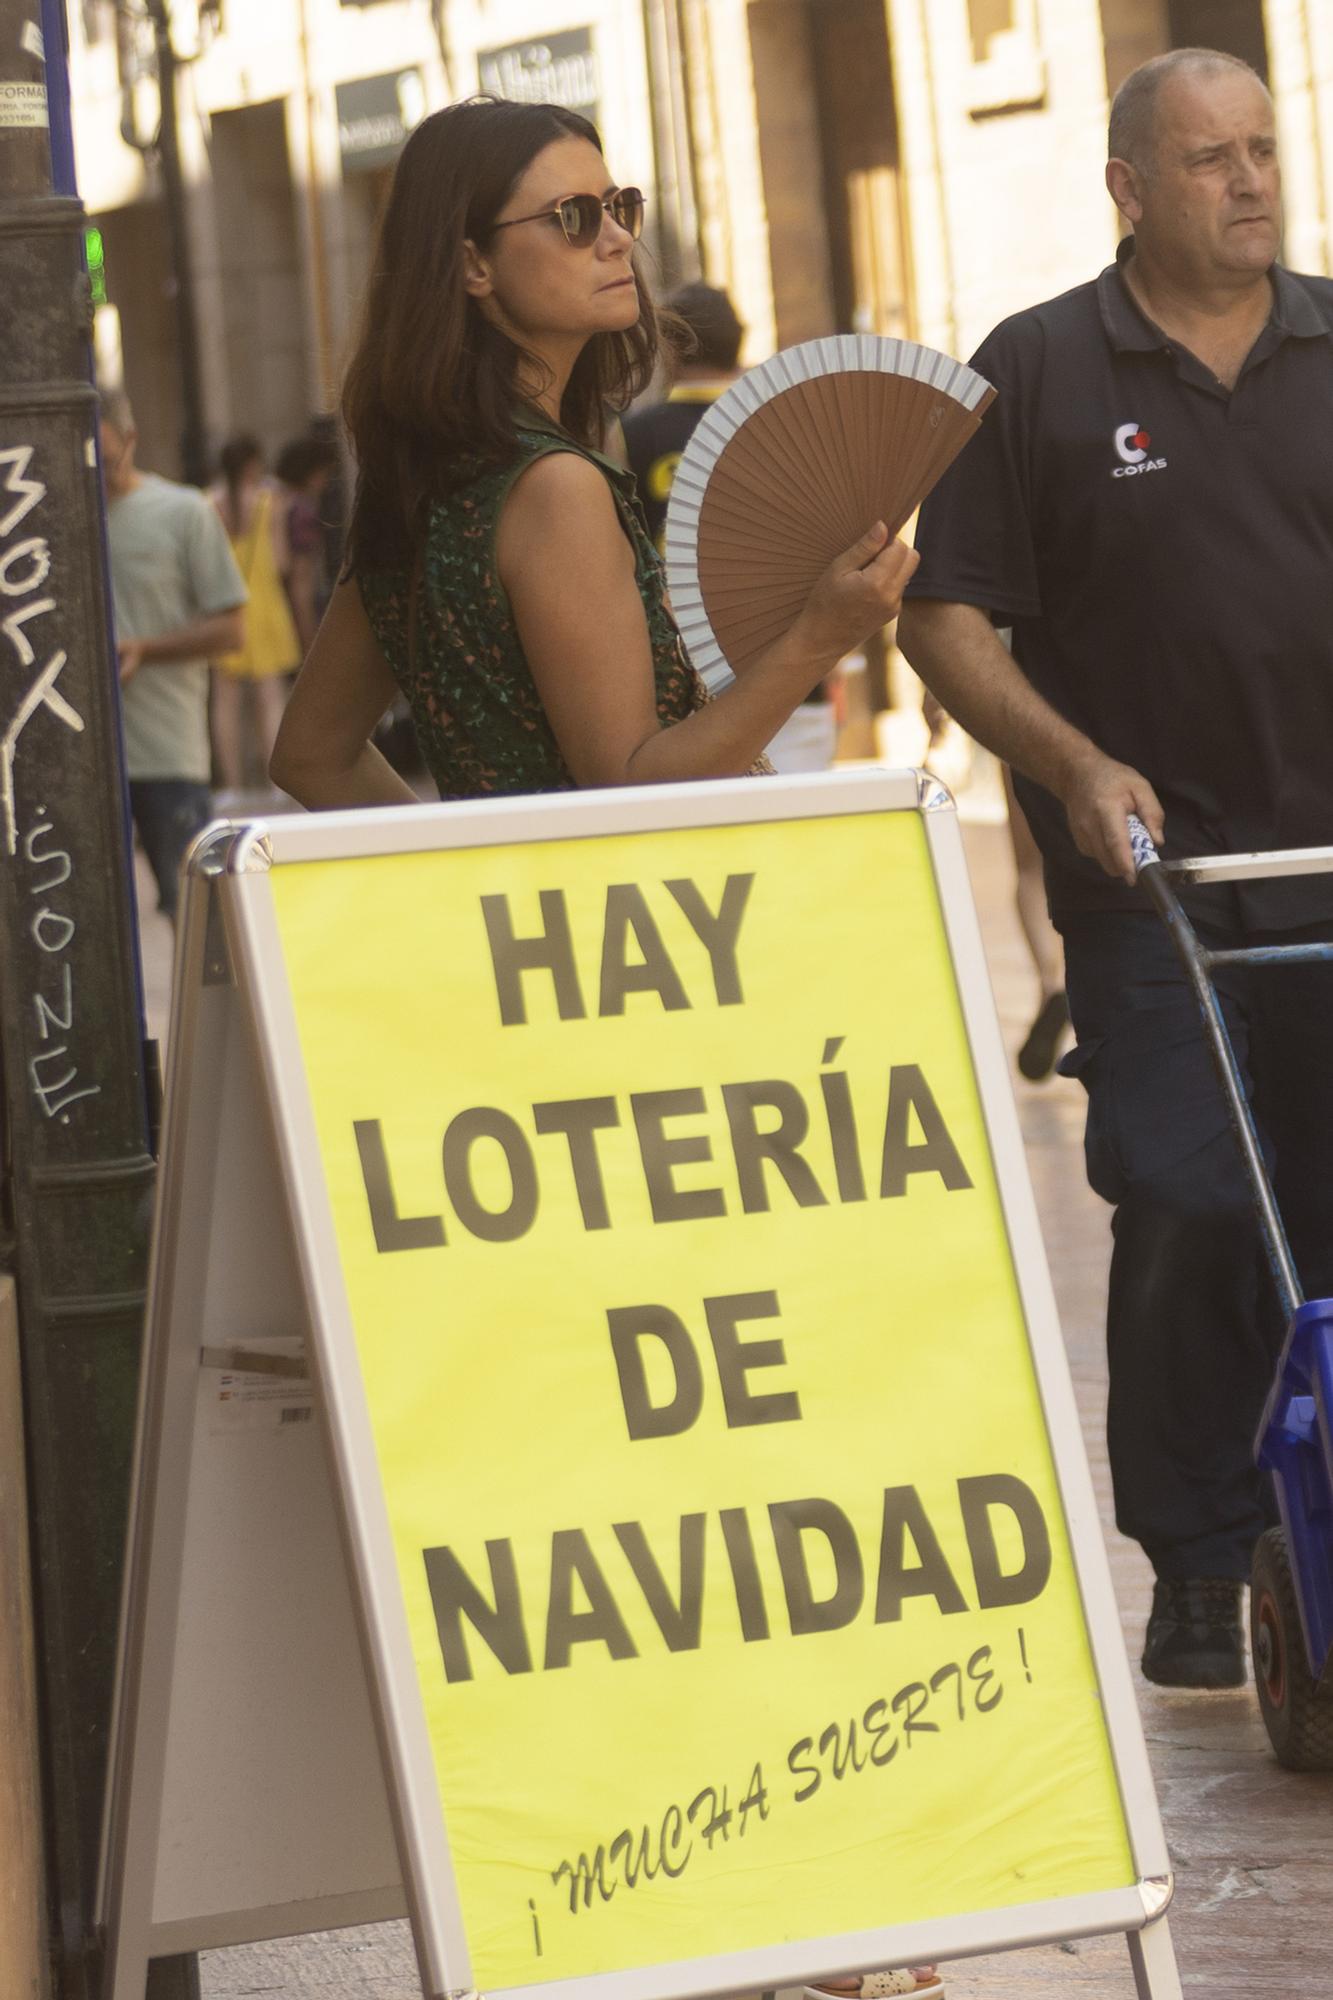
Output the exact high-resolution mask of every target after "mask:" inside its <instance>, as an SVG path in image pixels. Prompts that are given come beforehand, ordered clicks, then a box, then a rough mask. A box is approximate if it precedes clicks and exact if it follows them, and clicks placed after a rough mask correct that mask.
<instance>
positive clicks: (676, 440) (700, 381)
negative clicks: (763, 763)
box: [622, 284, 838, 771]
mask: <svg viewBox="0 0 1333 2000" xmlns="http://www.w3.org/2000/svg"><path fill="white" fill-rule="evenodd" d="M666 305H667V308H668V310H669V311H670V312H671V313H672V314H673V316H674V317H675V319H676V320H677V321H678V322H679V323H680V324H681V325H683V326H684V328H685V331H686V334H687V340H686V344H685V345H684V347H683V348H682V349H681V351H680V353H679V355H678V357H677V358H676V361H675V365H674V369H673V379H672V382H671V386H670V388H669V389H668V390H667V393H666V396H665V397H664V398H663V399H662V400H661V401H660V402H656V403H647V404H643V405H641V406H640V407H639V408H638V409H636V410H634V411H632V412H631V413H630V415H629V416H627V417H626V418H625V419H624V420H623V424H622V429H623V432H624V441H625V458H626V463H627V464H628V466H629V468H630V471H631V472H632V473H633V474H634V477H635V480H636V482H637V485H638V490H639V499H640V500H641V502H642V503H643V511H644V514H645V516H646V517H647V521H648V529H649V533H650V534H651V535H652V537H653V540H654V541H655V542H656V543H657V546H658V548H659V549H664V548H665V545H666V517H667V502H668V500H669V498H670V495H671V485H672V481H673V480H674V478H675V476H676V467H677V466H678V465H679V464H680V460H681V455H682V453H683V452H684V450H685V447H686V445H687V444H688V443H689V441H690V439H691V437H692V436H693V435H694V432H695V429H696V427H697V426H698V424H699V422H700V420H701V418H702V417H703V416H704V415H705V414H706V413H707V411H708V410H709V409H711V407H712V405H713V404H714V403H715V402H716V401H717V399H718V397H719V396H722V395H725V394H726V391H727V390H728V389H729V388H730V387H731V384H732V383H733V382H734V381H736V379H737V378H738V376H739V375H740V373H741V368H740V354H741V345H742V343H743V341H744V339H745V328H744V326H743V325H742V324H741V320H740V316H739V314H738V313H737V311H736V308H735V306H734V305H733V304H732V302H731V300H730V299H729V298H728V296H727V294H726V293H725V292H724V291H721V290H720V289H719V288H718V287H717V286H716V285H705V284H690V285H681V286H680V287H679V288H678V289H677V290H676V291H674V292H672V293H670V294H669V295H668V297H667V300H666ZM837 740H838V725H837V712H836V709H835V707H834V701H833V676H832V675H829V676H827V677H826V678H824V679H822V680H820V681H818V682H816V684H815V686H814V687H812V688H811V689H810V690H809V691H808V693H807V694H806V695H805V697H804V698H803V700H802V701H801V702H800V704H799V706H798V707H797V708H795V709H794V710H793V711H792V714H791V715H790V716H789V717H788V718H787V720H786V722H784V723H783V725H782V728H781V729H780V730H779V731H778V733H777V735H776V736H775V737H774V738H773V740H772V742H771V743H769V744H768V746H767V752H766V754H767V756H768V759H769V762H770V763H771V764H772V766H773V769H774V770H775V771H825V770H827V769H828V767H829V765H830V764H831V763H832V762H833V753H834V751H835V749H836V748H837Z"/></svg>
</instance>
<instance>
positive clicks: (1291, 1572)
mask: <svg viewBox="0 0 1333 2000" xmlns="http://www.w3.org/2000/svg"><path fill="white" fill-rule="evenodd" d="M1129 835H1130V845H1131V847H1132V849H1133V853H1134V866H1135V871H1136V873H1137V876H1138V879H1139V882H1140V884H1141V886H1142V887H1143V889H1144V891H1145V892H1146V894H1147V895H1148V897H1149V898H1150V900H1151V901H1152V903H1153V906H1154V907H1155V909H1156V910H1157V912H1158V914H1159V916H1160V917H1161V918H1162V920H1163V922H1164V923H1165V924H1166V927H1167V930H1168V931H1169V933H1170V935H1171V939H1172V942H1173V943H1174V945H1175V947H1176V951H1177V952H1178V954H1179V956H1180V959H1181V962H1182V963H1183V965H1184V967H1185V970H1186V973H1187V974H1188V976H1189V980H1190V984H1191V985H1192V987H1193V989H1194V994H1195V998H1196V999H1197V1000H1198V1003H1199V1010H1200V1012H1201V1014H1202V1016H1203V1024H1204V1030H1205V1033H1206V1034H1207V1038H1208V1044H1209V1048H1210V1051H1211V1054H1212V1058H1213V1064H1214V1067H1215V1069H1216V1071H1217V1075H1218V1080H1219V1082H1220V1083H1221V1086H1222V1090H1223V1093H1224V1095H1225V1097H1226V1101H1227V1109H1228V1112H1229V1114H1230V1119H1231V1127H1232V1130H1233V1132H1234V1133H1235V1135H1236V1139H1237V1141H1238V1143H1239V1145H1240V1149H1241V1154H1242V1156H1243V1159H1244V1162H1245V1169H1246V1173H1247V1176H1248V1178H1249V1182H1250V1190H1251V1193H1252V1195H1253V1198H1254V1207H1255V1213H1256V1215H1257V1217H1258V1220H1259V1225H1260V1228H1261V1230H1262V1232H1263V1239H1264V1248H1265V1249H1266V1251H1267V1253H1268V1261H1269V1264H1270V1266H1271V1268H1272V1273H1273V1281H1274V1283H1275V1285H1276V1286H1277V1293H1278V1299H1279V1301H1280V1303H1281V1306H1282V1313H1283V1319H1284V1321H1285V1323H1286V1328H1287V1332H1286V1339H1285V1342H1284V1345H1283V1350H1282V1359H1281V1361H1280V1363H1279V1365H1278V1371H1277V1379H1276V1380H1275V1382H1274V1384H1273V1387H1272V1390H1271V1391H1270V1393H1269V1397H1268V1401H1267V1404H1266V1406H1265V1408H1264V1414H1263V1421H1262V1423H1261V1424H1260V1426H1259V1435H1258V1438H1257V1440H1256V1443H1255V1457H1256V1460H1257V1462H1258V1464H1259V1466H1260V1468H1261V1469H1262V1470H1263V1471H1266V1472H1270V1473H1271V1474H1272V1475H1273V1484H1274V1488H1275V1490H1276V1494H1277V1503H1278V1513H1279V1516H1280V1518H1281V1523H1282V1525H1281V1526H1280V1527H1277V1528H1269V1529H1267V1530H1266V1532H1265V1533H1264V1534H1262V1535H1261V1536H1260V1538H1259V1541H1258V1543H1257V1544H1256V1546H1255V1552H1254V1569H1253V1574H1252V1577H1251V1584H1250V1650H1251V1653H1252V1656H1253V1660H1254V1680H1255V1687H1256V1689H1257V1691H1258V1696H1259V1707H1260V1710H1261V1712H1262V1714H1263V1719H1264V1726H1265V1727H1266V1729H1267V1731H1268V1737H1269V1741H1270V1742H1271V1744H1272V1746H1273V1750H1274V1753H1275V1755H1276V1757H1277V1759H1278V1762H1279V1763H1280V1764H1285V1765H1286V1766H1287V1768H1288V1769H1289V1770H1292V1771H1330V1770H1333V1299H1308V1300H1307V1299H1306V1298H1305V1296H1304V1293H1303V1292H1302V1290H1301V1282H1300V1278H1299V1277H1298V1275H1297V1272H1296V1266H1295V1264H1294V1262H1293V1261H1292V1255H1291V1249H1290V1246H1289V1244H1288V1242H1287V1236H1286V1231H1285V1229H1284V1228H1283V1225H1282V1218H1281V1216H1280V1215H1279V1213H1278V1208H1277V1203H1276V1201H1275V1199H1274V1196H1273V1188H1272V1183H1271V1181H1270V1179H1269V1176H1268V1169H1267V1167H1266V1166H1265V1164H1264V1157H1263V1153H1262V1151H1261V1150H1260V1146H1259V1139H1258V1134H1257V1133H1256V1131H1255V1126H1254V1118H1253V1116H1252V1114H1251V1111H1250V1107H1249V1104H1248V1102H1247V1100H1246V1097H1245V1091H1244V1087H1243V1085H1242V1083H1241V1079H1240V1072H1239V1068H1238V1066H1237V1063H1236V1057H1235V1052H1234V1051H1233V1049H1232V1046H1231V1037H1230V1035H1229V1034H1228V1032H1227V1026H1226V1022H1225V1020H1224V1019H1223V1016H1222V1010H1221V1008H1220V1006H1219V1005H1218V1000H1217V994H1216V991H1215V989H1214V986H1213V978H1212V975H1213V971H1214V968H1215V967H1217V966H1222V965H1274V964H1276V965H1282V964H1288V965H1290V964H1310V963H1311V962H1318V961H1325V962H1327V961H1329V960H1333V944H1290V945H1260V946H1253V947H1250V948H1248V949H1239V950H1228V951H1211V950H1209V949H1208V948H1207V947H1206V946H1205V945H1203V944H1201V943H1200V941H1199V939H1198V937H1197V936H1196V934H1195V931H1194V927H1193V925H1192V924H1191V923H1190V921H1189V918H1188V917H1187V916H1186V914H1185V912H1184V910H1183V909H1182V908H1181V905H1180V900H1179V898H1178V897H1177V895H1176V892H1175V890H1174V889H1173V888H1172V886H1171V882H1170V880H1169V879H1168V877H1169V876H1173V875H1174V876H1176V877H1178V878H1179V879H1180V880H1182V881H1186V882H1222V881H1239V880H1249V881H1260V880H1264V879H1269V878H1272V877H1276V876H1282V875H1298V874H1322V873H1328V872H1330V871H1333V849H1329V848H1294V849H1290V850H1288V851H1287V852H1285V853H1280V854H1247V855H1237V856H1231V857H1217V858H1208V859H1205V860H1194V861H1172V862H1164V861H1163V860H1162V859H1161V857H1160V855H1159V854H1158V852H1157V850H1156V848H1155V847H1154V846H1153V843H1152V840H1151V838H1150V836H1149V834H1148V830H1147V828H1146V827H1145V826H1144V825H1143V822H1142V821H1141V820H1139V819H1137V818H1136V817H1134V815H1133V814H1131V815H1130V818H1129Z"/></svg>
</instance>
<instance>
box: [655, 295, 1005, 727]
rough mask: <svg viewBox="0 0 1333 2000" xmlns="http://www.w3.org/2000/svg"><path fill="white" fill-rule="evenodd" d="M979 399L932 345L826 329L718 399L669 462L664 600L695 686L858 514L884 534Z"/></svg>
mask: <svg viewBox="0 0 1333 2000" xmlns="http://www.w3.org/2000/svg"><path fill="white" fill-rule="evenodd" d="M994 395H995V391H994V389H993V388H992V387H991V385H990V383H989V382H987V381H985V380H983V378H982V377H981V376H980V375H978V374H976V373H975V372H974V371H973V370H972V369H971V368H967V367H964V365H963V363H962V362H960V361H952V360H950V358H949V356H948V355H947V354H937V353H936V352H935V350H934V348H931V347H918V346H917V344H916V343H915V342H914V341H910V340H887V339H883V338H881V337H880V336H879V335H877V334H839V335H835V336H834V337H832V338H831V339H827V340H809V341H806V342H804V343H803V345H801V346H800V347H789V348H786V349H784V351H783V352H782V353H781V354H775V355H774V356H773V358H772V360H771V361H764V362H761V363H760V365H759V366H758V367H757V368H752V369H750V371H749V372H748V374H745V375H742V376H741V377H740V379H739V380H738V381H737V382H735V383H733V384H732V386H731V388H730V389H728V390H727V392H726V394H725V395H724V396H721V397H719V399H718V401H717V402H716V403H714V405H713V407H712V409H711V410H710V411H709V412H708V414H707V416H706V417H704V418H703V420H702V422H701V423H699V424H698V426H697V427H696V429H695V431H694V434H693V436H692V437H691V438H690V441H689V444H688V445H687V446H686V448H685V452H684V454H683V456H682V458H681V461H680V464H679V465H678V467H677V468H676V476H675V479H674V481H673V483H672V487H671V498H670V501H669V503H668V507H667V530H666V561H667V580H668V584H669V587H670V591H671V603H672V608H673V610H674V611H675V614H676V621H677V623H678V624H679V626H680V629H681V633H682V634H683V636H684V639H685V643H686V645H687V647H688V648H689V653H690V658H691V659H692V660H693V662H694V664H695V666H696V668H697V669H698V670H699V672H700V673H701V674H702V675H703V678H704V679H705V681H707V682H708V684H709V686H710V687H713V688H716V687H718V686H720V685H722V684H723V683H724V682H725V681H727V680H729V679H730V678H731V676H732V671H733V669H734V668H736V667H743V666H744V665H745V664H746V663H747V661H749V660H751V659H753V658H754V656H755V655H756V654H757V653H760V652H762V651H763V649H764V647H765V646H767V645H770V644H771V643H772V641H773V640H774V639H776V638H778V637H779V636H780V635H781V634H782V633H783V632H785V631H786V630H787V628H788V627H789V626H790V625H791V623H792V621H793V620H794V619H795V617H796V616H797V614H798V612H799V611H800V610H801V608H802V606H803V605H804V604H805V601H806V599H807V597H808V596H809V594H810V590H811V588H812V586H813V585H814V583H815V581H816V580H817V578H818V577H819V576H820V575H821V574H822V573H823V571H824V570H825V569H827V568H828V565H829V564H830V563H831V562H832V561H833V558H834V557H835V556H837V555H841V554H842V552H843V550H844V549H846V548H849V547H850V546H851V544H852V543H853V542H854V541H856V539H857V538H858V536H860V535H863V534H864V533H865V531H866V529H867V528H869V527H870V526H871V524H872V523H873V522H875V521H884V522H885V523H886V524H887V526H888V529H889V532H890V534H892V535H896V534H897V532H898V530H899V529H900V528H901V527H902V525H903V523H904V521H906V520H907V519H908V517H909V516H910V515H911V513H912V512H913V510H914V509H915V508H916V507H918V506H920V504H921V502H922V500H924V498H925V496H926V495H927V493H929V491H930V489H931V487H932V486H933V485H934V484H935V482H936V480H937V479H938V478H939V477H940V474H941V473H942V472H943V471H944V470H945V468H946V466H948V465H949V464H950V463H951V462H952V460H953V459H954V458H956V457H957V455H958V453H959V452H960V451H961V450H962V448H963V446H964V445H965V444H966V443H967V441H968V439H969V438H970V437H971V436H972V435H973V433H974V432H975V431H976V429H977V427H978V426H979V424H980V422H981V419H982V416H983V414H984V413H985V411H986V409H987V408H988V406H989V404H990V403H991V401H992V399H993V398H994Z"/></svg>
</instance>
